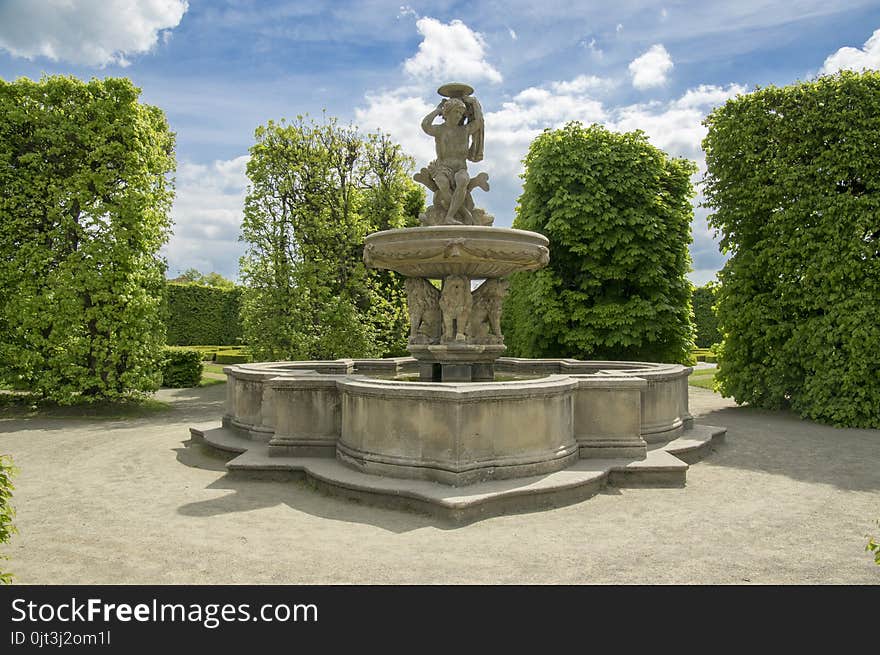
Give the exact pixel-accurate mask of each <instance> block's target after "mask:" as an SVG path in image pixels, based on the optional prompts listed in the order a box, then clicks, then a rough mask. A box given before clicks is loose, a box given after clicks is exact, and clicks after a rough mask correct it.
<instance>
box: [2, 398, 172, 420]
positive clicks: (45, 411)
mask: <svg viewBox="0 0 880 655" xmlns="http://www.w3.org/2000/svg"><path fill="white" fill-rule="evenodd" d="M169 409H171V404H170V403H166V402H162V401H161V400H156V399H154V398H143V399H125V400H115V401H109V400H104V401H100V402H95V403H80V404H76V405H59V404H58V403H55V402H52V401H49V400H42V399H41V398H39V396H36V395H34V394H31V393H0V414H2V416H3V418H82V419H125V418H143V417H148V416H154V415H156V414H160V413H162V412H166V411H168V410H169Z"/></svg>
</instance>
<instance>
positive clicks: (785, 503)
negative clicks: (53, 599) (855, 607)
mask: <svg viewBox="0 0 880 655" xmlns="http://www.w3.org/2000/svg"><path fill="white" fill-rule="evenodd" d="M224 393H225V387H224V385H217V386H213V387H208V388H205V389H201V390H175V391H164V392H162V393H161V396H160V397H161V398H163V399H165V400H172V401H173V403H174V408H173V410H171V411H169V412H167V413H164V414H160V415H159V416H158V417H152V418H149V419H131V420H125V421H107V420H103V421H96V420H85V419H73V420H70V419H65V420H62V419H30V420H21V419H0V452H6V453H10V454H12V455H13V457H14V460H15V463H16V465H17V466H18V467H19V468H20V473H19V475H18V477H17V478H16V485H17V488H16V491H15V496H14V505H15V506H16V508H17V510H18V516H17V519H16V525H17V526H18V528H19V530H20V534H18V535H16V536H15V537H14V538H13V540H12V542H11V543H10V544H8V545H7V546H5V547H4V548H3V550H4V551H5V552H6V553H8V554H9V555H10V556H11V560H10V561H8V562H6V563H5V568H6V569H7V570H11V571H12V572H13V574H14V575H15V577H16V580H17V581H18V582H21V583H37V584H48V583H61V584H64V583H79V584H89V583H111V584H114V583H163V584H188V583H490V584H491V583H576V584H581V583H648V584H651V583H722V584H725V583H733V584H739V583H749V582H751V583H869V584H877V583H878V582H880V567H878V566H876V565H874V563H873V560H872V558H871V557H870V556H869V554H868V553H866V552H865V550H864V548H865V543H866V541H867V536H866V535H868V534H869V533H871V534H875V535H878V533H880V528H878V527H877V525H876V523H875V520H876V519H878V518H880V430H837V429H834V428H829V427H824V426H820V425H816V424H813V423H810V422H806V421H801V420H799V419H797V418H795V417H793V416H791V415H788V414H780V413H771V412H765V411H759V410H752V409H749V408H737V407H736V406H734V405H733V404H732V403H731V402H729V401H726V400H724V399H722V398H721V397H720V396H718V395H716V394H713V393H712V392H710V391H705V390H702V389H697V388H694V387H691V411H692V413H694V415H695V416H697V420H698V421H700V422H703V423H707V424H711V425H724V426H727V427H728V436H727V441H726V443H724V444H722V445H720V446H719V447H718V448H717V449H716V450H715V452H713V453H712V454H711V455H710V456H709V457H708V458H707V459H705V460H704V461H702V462H700V463H698V464H695V465H693V466H692V467H691V469H690V471H689V472H688V483H687V487H686V488H684V489H650V488H649V489H615V488H610V489H608V490H607V491H605V492H604V493H601V494H599V495H597V496H595V497H594V498H592V499H590V500H587V501H585V502H582V503H579V504H576V505H571V506H568V507H563V508H560V509H556V510H551V511H544V512H539V513H530V514H519V515H510V516H502V517H497V518H492V519H488V520H484V521H481V522H478V523H474V524H471V525H468V526H464V527H455V528H454V527H452V526H450V525H446V524H443V523H440V522H438V521H436V520H434V519H430V518H428V517H425V516H421V515H417V514H411V513H405V512H398V511H390V510H383V509H378V508H373V507H367V506H364V505H360V504H356V503H351V502H348V501H343V500H339V499H335V498H331V497H327V496H324V495H321V494H320V493H318V492H316V491H314V490H312V489H310V488H309V487H308V486H306V485H305V484H300V483H291V482H260V481H252V480H240V481H239V480H229V479H227V478H226V477H225V475H224V469H223V459H222V458H218V457H216V456H213V455H211V454H210V453H208V452H206V451H205V450H203V447H202V446H198V445H194V444H190V443H189V435H188V430H187V426H188V425H190V424H193V423H197V422H204V421H210V420H213V419H217V420H218V422H219V417H220V415H221V413H222V402H223V397H224Z"/></svg>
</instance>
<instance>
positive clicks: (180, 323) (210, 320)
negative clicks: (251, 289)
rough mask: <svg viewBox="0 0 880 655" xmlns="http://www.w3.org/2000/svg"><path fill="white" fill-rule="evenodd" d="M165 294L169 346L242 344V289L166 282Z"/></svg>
mask: <svg viewBox="0 0 880 655" xmlns="http://www.w3.org/2000/svg"><path fill="white" fill-rule="evenodd" d="M166 292H167V293H166V303H167V304H166V308H167V309H166V326H167V336H166V343H167V344H168V345H169V346H192V345H195V344H206V343H217V344H235V343H239V342H240V341H241V321H240V319H239V311H240V307H241V289H239V288H237V287H236V288H234V289H220V288H218V287H206V286H201V285H198V284H177V283H174V282H169V283H168V284H167V285H166Z"/></svg>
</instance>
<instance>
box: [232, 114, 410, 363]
mask: <svg viewBox="0 0 880 655" xmlns="http://www.w3.org/2000/svg"><path fill="white" fill-rule="evenodd" d="M250 154H251V157H250V160H249V162H248V167H247V173H248V178H249V179H250V182H251V190H250V192H249V194H248V196H247V198H246V200H245V212H244V221H243V223H242V237H241V238H242V240H244V241H246V242H247V244H248V250H247V252H246V254H245V255H244V257H243V258H242V260H241V273H242V278H243V280H244V284H245V291H244V296H243V304H242V318H243V327H244V336H245V340H246V341H247V342H248V344H249V345H250V347H251V349H252V350H253V351H254V353H255V355H256V356H257V357H258V358H261V359H263V358H267V359H279V358H289V359H321V358H332V357H342V356H348V357H370V356H380V355H383V354H386V353H388V352H393V351H395V350H396V349H398V348H399V345H400V344H401V343H405V337H404V335H405V333H406V321H405V317H406V310H405V307H406V306H405V299H404V296H403V291H402V283H401V281H400V280H399V279H398V278H397V277H395V276H394V275H393V274H387V273H384V274H383V273H379V272H375V271H368V270H367V269H366V267H365V266H364V264H363V260H362V255H363V241H364V237H365V236H366V235H367V234H368V233H370V232H372V231H375V230H377V229H388V228H396V227H403V226H405V225H407V224H413V223H414V221H416V220H417V219H416V216H417V214H418V210H419V208H420V205H421V198H420V196H414V193H415V192H414V191H413V189H414V187H415V184H414V183H412V182H411V181H410V180H409V179H408V175H407V173H408V172H409V170H410V169H411V167H412V162H411V160H410V159H409V158H408V157H406V156H404V155H403V154H402V152H401V150H400V148H399V146H397V145H395V144H393V143H391V142H390V141H389V140H388V138H387V137H384V136H375V135H373V136H368V137H366V138H365V137H362V136H361V135H360V134H359V133H358V132H357V130H356V129H355V128H352V127H342V126H339V125H338V124H337V122H336V121H335V120H334V119H332V118H331V119H326V120H325V121H324V122H323V123H320V124H319V123H316V122H314V121H310V120H306V119H304V118H302V117H298V118H297V120H296V121H294V122H292V123H287V122H285V121H282V122H281V123H275V122H273V121H270V122H269V123H268V124H267V125H265V126H260V127H258V128H257V130H256V143H255V144H254V146H253V147H252V148H251V150H250ZM414 197H415V198H418V201H417V202H416V201H414Z"/></svg>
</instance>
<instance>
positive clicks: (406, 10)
mask: <svg viewBox="0 0 880 655" xmlns="http://www.w3.org/2000/svg"><path fill="white" fill-rule="evenodd" d="M404 16H418V14H417V13H416V10H415V9H413V8H412V7H410V6H409V5H400V12H399V13H398V14H397V17H398V18H403V17H404Z"/></svg>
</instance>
